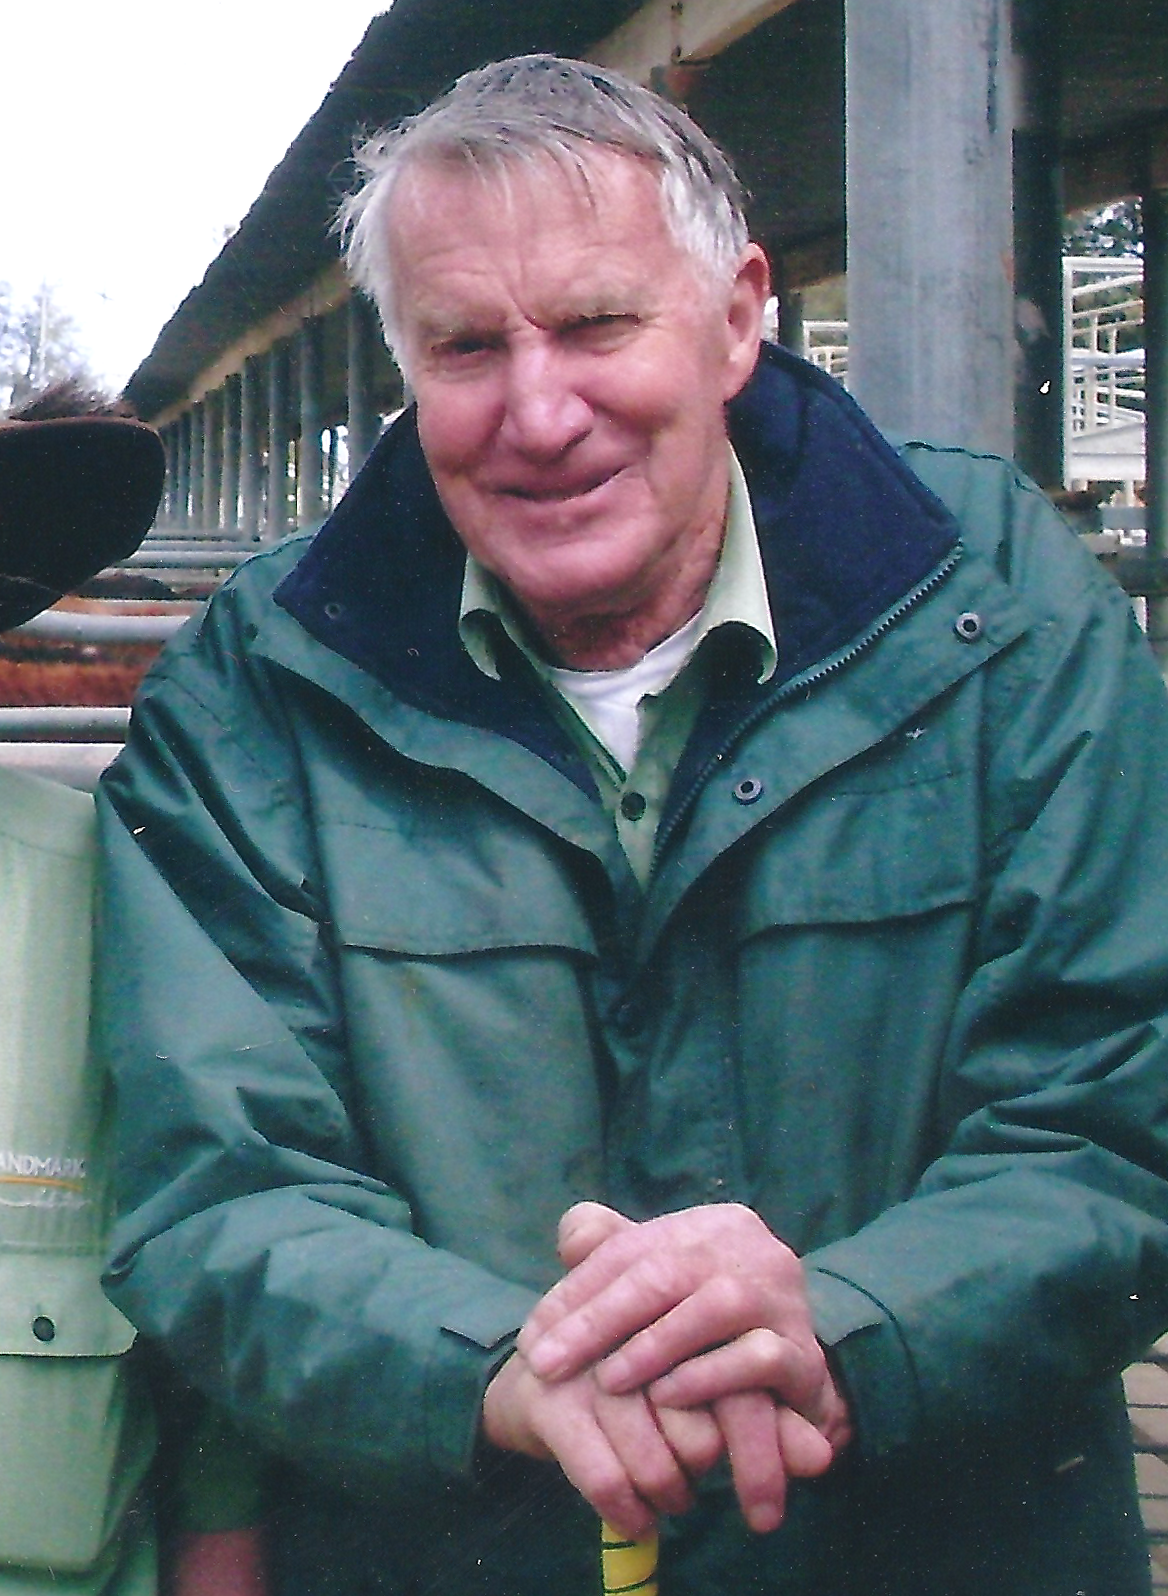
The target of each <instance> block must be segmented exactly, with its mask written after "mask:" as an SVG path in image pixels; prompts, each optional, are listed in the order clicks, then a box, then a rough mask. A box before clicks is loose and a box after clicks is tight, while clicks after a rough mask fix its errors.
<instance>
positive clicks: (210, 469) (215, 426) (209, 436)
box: [201, 389, 223, 531]
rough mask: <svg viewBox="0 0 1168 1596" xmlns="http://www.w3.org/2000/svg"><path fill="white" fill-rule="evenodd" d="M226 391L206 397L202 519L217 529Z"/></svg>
mask: <svg viewBox="0 0 1168 1596" xmlns="http://www.w3.org/2000/svg"><path fill="white" fill-rule="evenodd" d="M222 460H223V394H222V390H220V389H216V390H215V392H214V393H209V394H208V395H207V397H206V398H205V399H204V400H203V519H202V523H201V524H202V526H203V527H205V528H206V529H207V530H208V531H212V530H214V529H215V528H216V527H218V526H219V524H220V521H221V514H220V496H221V494H222V491H223V481H222V476H223V465H222Z"/></svg>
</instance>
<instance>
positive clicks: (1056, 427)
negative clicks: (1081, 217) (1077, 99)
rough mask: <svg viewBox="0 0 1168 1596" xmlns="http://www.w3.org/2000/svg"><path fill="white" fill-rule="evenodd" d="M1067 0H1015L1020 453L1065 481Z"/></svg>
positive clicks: (1043, 478)
mask: <svg viewBox="0 0 1168 1596" xmlns="http://www.w3.org/2000/svg"><path fill="white" fill-rule="evenodd" d="M1062 12H1063V4H1062V0H1014V101H1015V115H1014V295H1015V299H1014V304H1015V322H1014V326H1015V336H1016V339H1017V366H1016V384H1015V392H1014V420H1015V427H1016V441H1015V455H1016V458H1017V460H1018V463H1019V464H1020V465H1021V466H1022V467H1023V469H1024V470H1026V471H1028V472H1029V473H1030V475H1031V476H1032V477H1034V479H1035V480H1036V481H1037V482H1039V483H1041V485H1042V486H1043V487H1044V488H1054V487H1061V486H1062V484H1063V472H1064V461H1063V420H1064V417H1063V393H1064V362H1063V342H1064V338H1065V329H1064V326H1063V281H1062V254H1063V221H1064V210H1063V179H1062V134H1061V129H1062V60H1061V57H1060V52H1059V40H1060V38H1061V36H1062V35H1061V22H1062Z"/></svg>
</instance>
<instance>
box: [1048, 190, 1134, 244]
mask: <svg viewBox="0 0 1168 1596" xmlns="http://www.w3.org/2000/svg"><path fill="white" fill-rule="evenodd" d="M1064 247H1065V249H1066V253H1067V254H1068V255H1103V256H1107V255H1142V254H1143V233H1142V229H1141V224H1140V202H1139V200H1136V199H1126V200H1116V201H1115V202H1114V203H1112V204H1111V205H1104V206H1103V207H1102V208H1101V209H1100V210H1097V211H1081V212H1080V213H1079V214H1078V215H1077V216H1072V217H1070V218H1069V219H1068V222H1067V229H1066V235H1065V239H1064Z"/></svg>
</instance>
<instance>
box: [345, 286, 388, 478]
mask: <svg viewBox="0 0 1168 1596" xmlns="http://www.w3.org/2000/svg"><path fill="white" fill-rule="evenodd" d="M346 318H347V333H348V337H347V351H348V354H347V360H348V385H347V386H348V396H347V397H348V429H347V443H348V450H349V481H350V482H352V480H353V478H354V477H355V476H356V475H357V472H358V471H359V470H360V469H361V467H362V465H363V464H364V463H365V458H366V456H367V455H368V453H369V451H370V449H372V447H373V445H374V444H375V443H376V442H377V429H378V421H379V418H378V415H377V412H376V410H375V409H374V405H373V355H374V351H375V349H376V347H377V346H378V345H379V344H380V342H381V333H380V330H379V328H378V325H377V313H376V311H375V310H374V309H373V306H372V305H371V304H370V303H369V301H368V300H367V299H366V298H365V296H364V295H363V294H350V296H349V299H348V301H347V305H346Z"/></svg>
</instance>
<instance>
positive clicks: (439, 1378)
mask: <svg viewBox="0 0 1168 1596" xmlns="http://www.w3.org/2000/svg"><path fill="white" fill-rule="evenodd" d="M538 1301H539V1292H537V1291H527V1290H524V1289H523V1288H522V1287H520V1286H507V1287H505V1288H503V1289H502V1290H500V1291H499V1292H498V1293H497V1294H492V1296H491V1298H490V1300H484V1299H479V1300H476V1301H474V1302H469V1303H467V1304H465V1305H464V1306H463V1307H462V1308H460V1309H459V1310H458V1312H456V1313H452V1314H448V1315H447V1318H446V1321H445V1323H444V1324H443V1326H442V1329H441V1332H440V1333H439V1336H438V1339H437V1343H436V1345H435V1349H434V1355H433V1358H432V1359H431V1362H430V1367H429V1369H428V1371H427V1378H426V1415H425V1422H426V1451H427V1455H428V1457H429V1460H430V1462H431V1464H432V1465H433V1467H434V1468H435V1469H437V1470H438V1472H439V1473H440V1474H441V1475H442V1476H443V1477H444V1478H447V1479H449V1478H451V1477H452V1476H454V1477H462V1478H469V1477H470V1475H471V1474H472V1473H473V1466H474V1459H475V1448H476V1444H477V1442H478V1436H479V1428H480V1423H481V1420H482V1412H483V1397H484V1395H485V1394H486V1389H487V1386H488V1385H489V1384H490V1383H491V1380H492V1378H493V1377H494V1375H495V1374H496V1373H497V1371H498V1370H499V1368H500V1367H501V1366H502V1365H503V1364H504V1363H505V1362H506V1360H507V1359H508V1358H509V1357H510V1356H511V1353H512V1352H513V1351H514V1350H515V1338H516V1337H517V1336H518V1334H519V1331H520V1329H521V1328H522V1326H523V1321H524V1320H525V1319H526V1318H527V1316H528V1314H529V1313H530V1312H531V1310H532V1309H533V1308H534V1307H535V1305H536V1303H537V1302H538Z"/></svg>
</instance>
